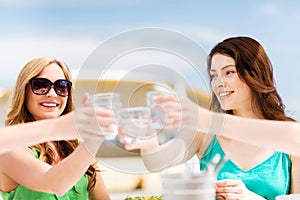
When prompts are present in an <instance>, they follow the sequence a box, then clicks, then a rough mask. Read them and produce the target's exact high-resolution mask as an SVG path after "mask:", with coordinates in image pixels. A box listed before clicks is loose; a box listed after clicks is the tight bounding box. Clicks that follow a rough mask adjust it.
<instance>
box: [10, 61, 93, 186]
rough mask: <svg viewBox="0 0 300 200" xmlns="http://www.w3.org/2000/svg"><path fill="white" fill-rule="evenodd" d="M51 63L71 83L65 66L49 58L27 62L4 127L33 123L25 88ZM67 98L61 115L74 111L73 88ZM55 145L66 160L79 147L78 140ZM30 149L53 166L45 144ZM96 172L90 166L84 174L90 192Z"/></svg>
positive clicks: (51, 151) (49, 148) (52, 160)
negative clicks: (27, 104) (86, 176)
mask: <svg viewBox="0 0 300 200" xmlns="http://www.w3.org/2000/svg"><path fill="white" fill-rule="evenodd" d="M52 63H55V64H57V65H58V66H59V67H60V68H61V69H62V71H63V73H64V76H65V78H66V80H69V81H71V79H72V77H71V73H70V71H69V69H68V67H67V65H66V64H65V63H63V62H61V61H58V60H55V59H54V58H51V57H42V58H36V59H33V60H31V61H29V62H28V63H27V64H26V65H25V66H24V67H23V68H22V70H21V72H20V73H19V76H18V78H17V81H16V84H15V87H14V89H13V92H12V94H13V96H12V102H11V107H10V110H9V112H8V114H7V118H6V120H5V125H6V126H10V125H15V124H21V123H26V122H32V121H35V119H34V118H33V116H32V115H31V113H30V112H29V111H28V109H27V107H26V103H25V98H26V88H27V87H28V83H29V81H30V79H32V78H34V77H36V76H38V75H39V74H40V73H41V72H42V71H43V70H44V68H45V67H47V66H48V65H50V64H52ZM67 98H68V100H67V104H66V107H65V109H64V111H63V113H62V115H64V114H67V113H69V112H71V111H72V110H73V109H74V104H73V88H71V91H70V94H69V96H68V97H67ZM41 134H42V133H41ZM56 144H57V150H58V154H59V156H60V158H62V159H63V158H66V157H67V156H68V155H70V154H71V153H72V152H73V151H74V150H75V148H76V147H77V146H78V145H79V141H78V140H65V141H56ZM32 147H33V148H35V149H36V150H37V151H38V152H39V159H40V160H42V161H44V162H46V163H48V164H54V161H55V160H54V155H55V152H54V150H53V149H52V148H51V147H50V146H49V145H48V144H47V143H41V144H37V145H34V146H32ZM96 172H97V170H96V169H95V167H93V166H90V167H89V169H88V170H87V172H86V174H87V175H88V176H89V184H88V190H89V191H90V190H92V189H93V188H94V186H95V184H96Z"/></svg>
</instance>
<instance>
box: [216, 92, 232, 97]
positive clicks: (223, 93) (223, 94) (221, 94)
mask: <svg viewBox="0 0 300 200" xmlns="http://www.w3.org/2000/svg"><path fill="white" fill-rule="evenodd" d="M229 94H230V92H222V93H220V94H219V96H220V97H225V96H227V95H229Z"/></svg>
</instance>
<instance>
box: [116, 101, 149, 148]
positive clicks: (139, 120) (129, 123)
mask: <svg viewBox="0 0 300 200" xmlns="http://www.w3.org/2000/svg"><path fill="white" fill-rule="evenodd" d="M119 114H120V119H119V120H118V122H119V127H120V128H121V130H122V132H123V133H124V140H125V142H127V143H131V142H134V141H138V140H146V139H147V138H149V137H151V136H152V132H151V127H150V125H151V117H150V110H149V108H148V107H144V106H141V107H125V108H121V109H120V113H119Z"/></svg>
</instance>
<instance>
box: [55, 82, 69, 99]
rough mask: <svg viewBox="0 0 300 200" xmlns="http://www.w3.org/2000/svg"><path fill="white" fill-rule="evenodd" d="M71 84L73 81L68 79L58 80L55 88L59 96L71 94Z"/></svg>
mask: <svg viewBox="0 0 300 200" xmlns="http://www.w3.org/2000/svg"><path fill="white" fill-rule="evenodd" d="M71 86H72V84H71V82H69V81H67V80H57V81H55V83H54V90H55V92H56V94H58V95H59V96H62V97H66V96H68V95H69V91H70V89H71Z"/></svg>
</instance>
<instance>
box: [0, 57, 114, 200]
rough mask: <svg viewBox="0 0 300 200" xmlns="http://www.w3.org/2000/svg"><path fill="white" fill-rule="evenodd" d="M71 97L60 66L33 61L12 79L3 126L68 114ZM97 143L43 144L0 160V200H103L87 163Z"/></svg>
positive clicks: (67, 76)
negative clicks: (15, 80) (11, 93)
mask: <svg viewBox="0 0 300 200" xmlns="http://www.w3.org/2000/svg"><path fill="white" fill-rule="evenodd" d="M72 92H73V88H72V82H71V75H70V72H69V70H68V68H67V66H66V65H65V64H64V63H62V62H60V61H57V60H55V59H53V58H48V57H45V58H37V59H33V60H31V61H29V62H28V63H27V64H26V65H25V66H24V67H23V69H22V70H21V72H20V74H19V76H18V79H17V82H16V85H15V89H14V92H13V98H12V105H11V109H10V111H9V113H8V115H7V119H6V121H5V125H6V126H11V125H16V124H20V123H27V122H33V121H38V120H44V119H54V118H57V117H59V116H62V115H65V114H68V113H70V112H71V111H72V110H73V97H72ZM103 112H105V111H103ZM109 118H110V117H108V119H109ZM109 121H111V120H103V122H102V123H103V125H102V126H103V127H104V128H105V127H109V125H110V124H109ZM105 123H106V124H105ZM107 123H108V124H107ZM71 125H72V124H71ZM106 125H107V126H106ZM65 126H68V124H67V123H65ZM64 130H65V131H67V129H63V130H61V131H64ZM45 132H46V133H47V132H48V131H45ZM40 134H41V135H43V134H44V132H43V131H42V132H40ZM102 142H103V139H99V140H88V139H87V140H85V141H84V143H79V141H78V140H59V141H49V142H45V143H40V144H37V145H34V146H30V147H22V148H18V149H16V150H13V151H11V152H8V153H5V154H2V155H0V180H1V184H0V190H1V192H0V195H1V196H2V198H3V199H4V200H6V199H49V200H50V199H58V198H59V199H80V200H81V199H82V200H83V199H84V200H86V199H88V198H89V199H100V200H101V199H109V195H108V193H107V191H106V189H105V186H104V183H103V181H102V178H101V175H100V173H99V172H98V171H97V169H96V166H95V165H94V163H95V159H94V157H93V153H95V151H96V150H97V149H98V147H99V146H100V145H101V143H102ZM85 146H88V147H90V148H89V149H86V147H85ZM91 154H92V155H91Z"/></svg>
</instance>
